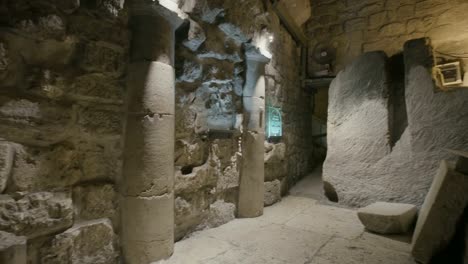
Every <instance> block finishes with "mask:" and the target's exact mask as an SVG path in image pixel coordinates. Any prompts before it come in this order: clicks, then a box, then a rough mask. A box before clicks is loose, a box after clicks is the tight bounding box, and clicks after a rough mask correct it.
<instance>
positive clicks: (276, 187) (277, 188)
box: [264, 180, 281, 206]
mask: <svg viewBox="0 0 468 264" xmlns="http://www.w3.org/2000/svg"><path fill="white" fill-rule="evenodd" d="M280 200H281V182H280V181H279V180H274V181H271V182H265V197H264V205H265V206H269V205H272V204H275V203H277V202H279V201H280Z"/></svg>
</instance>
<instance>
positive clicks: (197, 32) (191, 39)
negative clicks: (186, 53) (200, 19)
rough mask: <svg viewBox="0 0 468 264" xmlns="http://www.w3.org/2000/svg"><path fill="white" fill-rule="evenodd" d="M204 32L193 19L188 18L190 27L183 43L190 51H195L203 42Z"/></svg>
mask: <svg viewBox="0 0 468 264" xmlns="http://www.w3.org/2000/svg"><path fill="white" fill-rule="evenodd" d="M205 40H206V34H205V31H204V30H203V28H202V27H201V26H200V25H199V24H198V23H197V22H195V21H193V20H190V28H189V32H188V37H187V39H186V40H184V42H183V45H184V46H185V47H187V48H188V49H190V50H191V51H194V52H195V51H197V50H198V48H199V47H200V46H201V45H202V44H203V42H205Z"/></svg>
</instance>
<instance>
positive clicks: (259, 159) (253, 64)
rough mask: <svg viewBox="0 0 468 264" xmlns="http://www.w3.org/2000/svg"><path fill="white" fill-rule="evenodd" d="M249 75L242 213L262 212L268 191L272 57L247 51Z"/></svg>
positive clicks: (240, 198) (245, 112) (240, 187)
mask: <svg viewBox="0 0 468 264" xmlns="http://www.w3.org/2000/svg"><path fill="white" fill-rule="evenodd" d="M246 60H247V75H246V82H245V86H244V91H243V103H244V126H243V127H244V131H243V134H242V167H241V175H240V183H239V205H238V216H239V217H245V218H248V217H257V216H261V215H262V214H263V199H264V193H265V187H264V179H265V165H264V153H265V150H264V141H265V65H266V63H268V62H269V59H268V58H267V57H265V56H263V55H261V54H260V53H259V52H258V51H257V50H256V49H248V50H247V52H246Z"/></svg>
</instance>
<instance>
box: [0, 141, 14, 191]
mask: <svg viewBox="0 0 468 264" xmlns="http://www.w3.org/2000/svg"><path fill="white" fill-rule="evenodd" d="M14 157H15V150H14V148H13V147H12V146H11V145H10V144H8V143H7V142H2V141H1V139H0V193H2V192H3V191H5V188H6V186H7V183H8V179H9V177H10V174H11V167H12V166H13V160H14Z"/></svg>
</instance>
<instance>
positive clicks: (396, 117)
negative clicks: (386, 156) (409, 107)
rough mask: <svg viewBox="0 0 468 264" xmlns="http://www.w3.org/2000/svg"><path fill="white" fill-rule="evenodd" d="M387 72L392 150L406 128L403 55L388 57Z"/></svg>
mask: <svg viewBox="0 0 468 264" xmlns="http://www.w3.org/2000/svg"><path fill="white" fill-rule="evenodd" d="M388 70H389V81H390V85H389V89H390V92H389V93H390V94H389V114H390V118H389V122H390V124H389V127H390V133H391V135H390V144H391V146H392V148H393V147H394V146H395V144H396V143H397V142H398V140H400V138H401V136H402V135H403V132H405V129H406V128H407V127H408V114H407V111H406V100H405V62H404V57H403V53H398V54H396V55H394V56H392V57H390V59H389V62H388Z"/></svg>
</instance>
